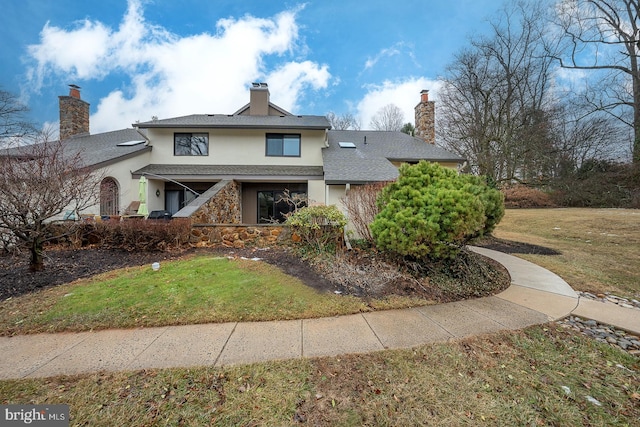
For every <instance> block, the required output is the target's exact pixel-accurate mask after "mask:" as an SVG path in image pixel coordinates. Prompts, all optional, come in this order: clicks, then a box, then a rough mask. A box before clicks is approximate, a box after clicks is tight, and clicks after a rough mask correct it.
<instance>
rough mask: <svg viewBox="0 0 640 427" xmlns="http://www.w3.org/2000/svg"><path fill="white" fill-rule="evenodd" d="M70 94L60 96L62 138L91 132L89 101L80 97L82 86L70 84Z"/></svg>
mask: <svg viewBox="0 0 640 427" xmlns="http://www.w3.org/2000/svg"><path fill="white" fill-rule="evenodd" d="M69 88H70V89H69V96H59V97H58V99H59V105H60V139H61V140H63V139H67V138H71V137H72V136H76V135H88V134H89V103H88V102H85V101H83V100H82V99H80V86H76V85H69Z"/></svg>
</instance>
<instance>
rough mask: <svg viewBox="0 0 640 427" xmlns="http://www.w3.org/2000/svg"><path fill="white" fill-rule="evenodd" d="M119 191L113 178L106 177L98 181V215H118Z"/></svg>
mask: <svg viewBox="0 0 640 427" xmlns="http://www.w3.org/2000/svg"><path fill="white" fill-rule="evenodd" d="M119 196H120V191H119V190H118V183H117V181H116V180H115V179H113V178H111V177H107V178H105V179H103V180H102V182H101V183H100V215H118V214H119V213H120V212H119V211H120V205H119Z"/></svg>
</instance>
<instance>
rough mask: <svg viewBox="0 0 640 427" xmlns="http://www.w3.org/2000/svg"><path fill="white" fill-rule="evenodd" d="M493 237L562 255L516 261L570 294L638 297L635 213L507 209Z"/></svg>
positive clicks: (639, 235)
mask: <svg viewBox="0 0 640 427" xmlns="http://www.w3.org/2000/svg"><path fill="white" fill-rule="evenodd" d="M493 234H494V235H495V236H496V237H498V238H502V239H506V240H513V241H519V242H525V243H531V244H535V245H540V246H546V247H549V248H552V249H556V250H558V251H560V252H561V253H562V254H561V255H553V256H548V255H521V254H517V256H519V257H522V258H524V259H527V260H529V261H531V262H533V263H535V264H538V265H540V266H542V267H545V268H547V269H549V270H551V271H553V272H554V273H556V274H558V275H559V276H560V277H562V278H563V279H564V280H566V281H567V283H569V285H571V287H572V288H573V289H576V290H580V291H589V292H595V293H604V292H611V293H614V294H616V295H620V296H627V297H632V298H637V297H638V296H639V295H640V283H639V282H638V265H640V211H638V210H632V209H576V208H571V209H517V210H516V209H508V210H507V211H506V213H505V216H504V218H503V219H502V222H501V223H500V224H499V225H498V227H497V228H496V230H495V232H494V233H493Z"/></svg>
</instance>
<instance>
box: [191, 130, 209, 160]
mask: <svg viewBox="0 0 640 427" xmlns="http://www.w3.org/2000/svg"><path fill="white" fill-rule="evenodd" d="M208 154H209V135H208V134H206V133H194V134H193V135H192V136H191V155H192V156H206V155H208Z"/></svg>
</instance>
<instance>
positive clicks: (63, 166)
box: [0, 141, 101, 271]
mask: <svg viewBox="0 0 640 427" xmlns="http://www.w3.org/2000/svg"><path fill="white" fill-rule="evenodd" d="M64 148H65V147H64V143H63V142H60V141H55V142H45V143H39V144H32V145H29V146H23V147H19V148H14V149H10V150H5V151H2V152H0V233H5V234H11V235H13V236H15V239H16V240H15V241H16V243H17V244H19V245H21V246H23V247H26V248H27V249H28V250H29V253H30V256H31V263H30V268H31V269H32V270H34V271H36V270H42V269H43V268H44V261H43V247H44V244H45V242H46V241H47V240H48V239H50V238H52V237H54V236H52V235H51V233H52V230H53V227H52V224H53V223H52V220H53V219H54V218H56V217H57V216H59V215H61V214H63V213H64V212H66V211H70V212H79V211H81V210H83V209H86V208H88V207H90V206H93V205H95V204H97V203H98V202H99V194H100V181H101V180H100V176H98V175H97V174H96V173H94V172H93V171H92V170H91V169H90V168H88V167H84V166H83V165H84V164H85V162H84V159H83V157H82V153H80V152H76V153H67V152H65V149H64Z"/></svg>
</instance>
